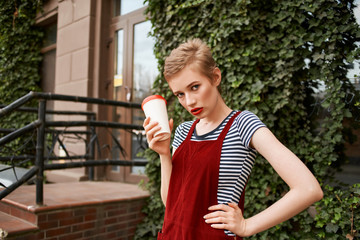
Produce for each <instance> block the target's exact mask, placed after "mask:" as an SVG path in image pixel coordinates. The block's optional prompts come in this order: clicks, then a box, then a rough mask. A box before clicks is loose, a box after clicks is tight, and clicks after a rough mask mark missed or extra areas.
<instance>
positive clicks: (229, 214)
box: [204, 202, 246, 237]
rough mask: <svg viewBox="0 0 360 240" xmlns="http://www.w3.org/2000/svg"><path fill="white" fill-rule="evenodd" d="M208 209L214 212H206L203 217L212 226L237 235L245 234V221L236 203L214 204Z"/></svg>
mask: <svg viewBox="0 0 360 240" xmlns="http://www.w3.org/2000/svg"><path fill="white" fill-rule="evenodd" d="M209 210H210V211H214V212H212V213H209V214H206V215H205V216H204V219H205V222H206V223H208V224H211V225H210V226H211V227H212V228H216V229H226V230H229V231H231V232H232V233H235V234H236V235H238V236H241V237H245V236H246V221H245V219H244V217H243V215H242V212H241V209H240V208H239V206H238V205H237V204H236V203H233V202H232V203H229V204H228V205H225V204H218V205H214V206H211V207H209Z"/></svg>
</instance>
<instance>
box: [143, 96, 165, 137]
mask: <svg viewBox="0 0 360 240" xmlns="http://www.w3.org/2000/svg"><path fill="white" fill-rule="evenodd" d="M141 108H142V110H143V111H144V113H145V116H146V117H150V122H158V123H159V126H160V127H161V129H160V130H159V131H157V132H156V133H155V134H154V137H156V136H159V135H161V139H160V141H163V140H166V139H168V138H169V137H170V127H169V120H168V114H167V109H166V100H165V98H163V97H162V96H160V95H151V96H149V97H147V98H145V99H144V100H143V102H142V104H141Z"/></svg>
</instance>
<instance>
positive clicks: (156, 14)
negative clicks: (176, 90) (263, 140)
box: [136, 0, 360, 239]
mask: <svg viewBox="0 0 360 240" xmlns="http://www.w3.org/2000/svg"><path fill="white" fill-rule="evenodd" d="M147 3H148V8H147V10H146V12H147V14H149V16H150V18H151V22H152V25H153V30H152V33H151V34H152V36H153V37H155V39H156V46H155V54H156V56H157V59H158V66H159V70H160V72H163V64H164V58H165V56H167V55H168V54H169V53H170V51H171V50H172V49H173V48H175V47H177V46H178V45H179V44H180V43H182V42H184V41H186V40H187V39H189V38H194V37H198V38H201V39H203V40H204V41H205V42H207V43H208V45H209V46H210V47H211V49H212V51H213V55H214V57H215V59H216V61H217V63H218V66H219V68H220V69H221V71H222V79H223V81H222V93H223V97H224V98H225V101H226V102H227V104H228V105H229V106H230V107H231V108H233V109H239V110H244V109H247V110H250V111H252V112H254V113H256V114H257V115H258V116H259V117H260V119H262V120H263V122H264V123H265V124H266V125H267V126H268V127H269V128H270V129H271V130H272V131H273V132H274V134H275V135H276V136H277V137H278V138H279V139H280V140H281V141H282V142H283V143H284V144H285V145H286V146H287V147H289V148H290V149H291V150H292V151H294V152H295V153H296V154H297V155H298V156H299V157H300V158H301V159H302V160H303V161H304V162H305V164H306V165H307V166H308V167H309V168H310V169H311V171H312V172H313V173H314V174H315V175H316V177H317V178H318V180H319V181H320V183H321V184H322V187H323V189H324V192H325V196H324V199H323V200H322V201H321V202H319V203H317V204H316V209H317V212H318V214H317V215H316V217H314V216H311V215H310V213H309V211H304V212H303V213H301V214H299V215H298V216H296V217H294V218H293V219H291V220H290V221H286V222H285V223H283V224H280V225H279V226H276V227H274V228H271V229H270V230H268V231H266V232H263V233H261V234H257V235H256V236H253V237H250V238H248V239H345V237H347V238H348V239H355V238H354V237H355V236H358V235H356V234H357V233H356V231H355V230H356V229H357V230H359V228H360V226H359V225H358V224H359V222H360V214H359V202H360V198H359V195H360V186H359V185H355V186H353V187H346V188H342V190H338V189H334V188H332V187H330V185H329V182H330V180H331V176H332V175H333V174H332V173H333V172H334V170H336V169H337V168H338V166H340V165H341V164H342V163H343V162H344V161H345V160H346V156H345V155H344V148H343V144H344V142H345V141H347V140H348V139H349V137H348V135H349V134H348V133H349V132H351V131H348V130H349V126H350V128H351V127H356V126H357V127H358V122H356V123H355V121H353V119H354V118H353V116H354V114H358V111H359V108H358V105H357V104H358V103H356V102H353V103H352V104H348V102H347V101H346V98H347V94H348V93H349V92H352V93H356V91H355V90H354V89H353V86H352V84H350V82H349V79H348V78H347V77H346V73H347V70H348V65H349V63H351V62H353V61H354V60H355V59H359V58H360V52H359V49H357V47H356V44H355V42H356V41H358V40H359V37H360V29H359V26H358V25H357V24H356V22H355V18H354V16H353V13H352V9H353V8H354V5H353V1H342V0H341V1H337V0H304V1H292V0H279V1H275V0H272V1H262V0H252V1H251V0H237V1H235V0H187V1H178V0H148V1H147ZM154 89H155V91H156V92H157V93H159V94H162V95H163V96H165V97H166V98H167V100H168V102H169V106H168V108H169V113H170V117H172V118H174V120H175V125H176V126H177V125H178V124H179V123H180V122H182V121H184V120H189V119H191V116H190V115H189V114H188V113H186V110H184V109H182V107H181V106H180V104H179V103H178V102H177V101H176V99H175V98H174V97H173V96H172V93H171V91H170V90H169V88H168V85H167V83H166V81H165V80H164V77H163V76H162V75H160V76H159V77H158V79H157V80H156V82H155V84H154ZM315 92H318V94H317V95H315ZM316 97H320V98H321V100H318V99H317V98H316ZM356 98H357V102H359V100H358V99H359V95H358V93H356ZM314 103H317V104H314ZM315 107H316V109H315ZM314 111H316V114H314ZM344 119H347V120H348V121H350V122H351V123H353V124H350V125H347V126H344V125H343V121H344ZM350 135H351V134H350ZM145 155H146V157H147V158H148V159H149V161H150V164H148V166H147V169H146V171H147V175H148V176H149V182H148V183H147V184H146V187H147V188H148V189H149V191H150V192H151V197H150V199H149V202H148V206H147V207H146V208H145V209H144V212H145V214H147V217H146V218H145V220H144V222H143V224H142V225H140V226H139V227H138V229H137V237H136V239H156V238H155V236H156V232H157V231H158V230H159V229H160V228H161V225H162V219H163V213H164V207H163V205H162V203H161V199H160V193H159V186H160V162H159V159H158V156H157V154H155V153H154V152H152V151H151V150H148V151H147V152H146V154H145ZM286 191H288V187H287V185H286V184H285V183H284V182H283V181H282V180H281V179H280V177H279V176H278V175H277V174H276V173H275V172H274V170H273V169H272V168H271V166H270V165H269V164H268V163H267V162H266V160H264V159H263V158H262V157H260V156H259V157H258V158H257V160H256V163H255V166H254V168H253V171H252V173H251V176H250V179H249V182H248V186H247V189H246V200H245V201H246V202H245V213H244V215H245V217H246V216H252V215H254V214H256V213H257V212H259V211H261V210H262V209H265V208H266V207H267V206H269V205H271V204H272V203H273V202H275V201H276V200H277V199H279V198H280V197H281V196H282V195H283V194H284V193H285V192H286ZM354 223H357V224H354Z"/></svg>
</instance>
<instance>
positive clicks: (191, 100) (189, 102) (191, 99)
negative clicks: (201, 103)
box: [186, 95, 196, 106]
mask: <svg viewBox="0 0 360 240" xmlns="http://www.w3.org/2000/svg"><path fill="white" fill-rule="evenodd" d="M195 103H196V100H195V98H194V97H193V96H191V95H187V96H186V104H187V105H188V106H193V105H194V104H195Z"/></svg>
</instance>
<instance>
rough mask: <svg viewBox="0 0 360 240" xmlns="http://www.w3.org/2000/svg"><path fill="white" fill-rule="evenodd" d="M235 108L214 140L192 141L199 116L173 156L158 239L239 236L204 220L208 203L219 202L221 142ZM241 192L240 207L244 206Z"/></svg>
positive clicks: (213, 239) (202, 239)
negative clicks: (227, 233) (213, 226)
mask: <svg viewBox="0 0 360 240" xmlns="http://www.w3.org/2000/svg"><path fill="white" fill-rule="evenodd" d="M239 113H240V112H237V113H236V114H235V115H234V116H232V117H231V118H230V120H229V121H228V123H227V124H226V126H225V127H224V129H223V130H222V132H221V133H220V135H219V137H218V139H217V140H206V141H200V142H196V141H191V142H190V139H191V135H192V133H193V131H194V129H195V126H196V124H197V123H198V122H199V119H198V120H196V121H195V122H194V124H193V125H192V127H191V129H190V131H189V133H188V135H187V137H186V139H185V140H184V142H183V143H182V144H181V145H180V146H179V148H178V149H177V150H176V151H175V154H174V156H173V158H172V164H173V167H172V172H171V178H170V186H169V190H168V196H167V202H166V210H165V218H164V224H163V228H162V231H161V232H159V234H158V238H157V239H158V240H159V239H160V240H227V239H229V240H230V239H231V240H234V239H236V240H240V239H242V238H239V237H234V236H232V237H231V236H227V235H226V234H225V233H224V230H222V229H220V230H219V229H214V228H212V227H210V224H207V223H205V219H204V218H203V217H204V215H206V214H207V213H209V211H208V207H210V206H212V205H216V204H218V202H217V189H218V180H219V167H220V157H221V149H222V144H223V141H224V139H225V136H226V134H227V132H228V131H229V128H230V126H231V124H232V122H233V121H234V119H235V117H236V116H237V115H238V114H239ZM244 193H245V190H244V191H243V193H242V195H241V199H240V202H239V207H240V208H241V210H242V211H243V209H244Z"/></svg>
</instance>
